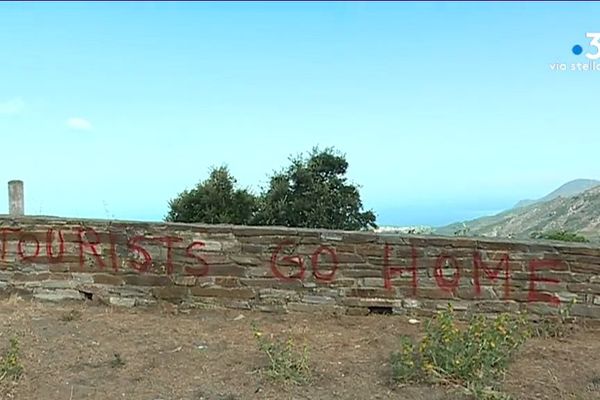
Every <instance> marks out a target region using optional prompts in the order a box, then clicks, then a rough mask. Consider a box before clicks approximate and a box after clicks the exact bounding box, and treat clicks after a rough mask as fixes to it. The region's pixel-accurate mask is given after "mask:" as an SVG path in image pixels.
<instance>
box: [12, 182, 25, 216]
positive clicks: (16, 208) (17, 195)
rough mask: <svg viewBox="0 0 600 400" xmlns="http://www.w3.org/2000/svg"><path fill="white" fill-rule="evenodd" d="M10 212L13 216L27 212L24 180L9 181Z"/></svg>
mask: <svg viewBox="0 0 600 400" xmlns="http://www.w3.org/2000/svg"><path fill="white" fill-rule="evenodd" d="M8 213H9V215H10V216H11V217H22V216H23V215H24V214H25V199H24V196H23V181H10V182H8Z"/></svg>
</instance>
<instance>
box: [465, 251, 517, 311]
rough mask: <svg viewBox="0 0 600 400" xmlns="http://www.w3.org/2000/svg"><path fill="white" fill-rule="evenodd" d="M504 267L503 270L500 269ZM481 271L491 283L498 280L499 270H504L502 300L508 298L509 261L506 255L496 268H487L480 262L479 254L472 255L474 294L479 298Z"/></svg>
mask: <svg viewBox="0 0 600 400" xmlns="http://www.w3.org/2000/svg"><path fill="white" fill-rule="evenodd" d="M502 265H504V268H502ZM481 270H483V272H484V273H485V276H487V277H488V278H489V279H490V280H491V281H492V282H496V281H497V280H498V275H499V274H500V271H501V270H504V298H505V299H508V298H509V297H510V260H509V256H508V254H504V255H503V256H502V257H501V258H500V261H498V264H496V267H494V268H491V269H490V268H488V265H487V264H486V263H485V262H484V261H482V260H481V253H479V252H475V253H473V283H474V285H475V293H476V294H477V295H478V296H479V295H480V294H481V283H480V273H479V272H480V271H481Z"/></svg>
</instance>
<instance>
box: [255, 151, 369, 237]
mask: <svg viewBox="0 0 600 400" xmlns="http://www.w3.org/2000/svg"><path fill="white" fill-rule="evenodd" d="M347 171H348V161H347V160H346V157H345V155H343V154H341V153H339V152H338V151H336V150H335V149H333V148H326V149H324V150H320V149H319V148H318V147H315V148H313V149H312V151H311V152H310V153H309V154H308V155H307V156H304V155H299V156H297V157H292V158H290V165H289V166H288V167H287V168H285V169H284V170H282V171H280V172H276V173H274V174H273V175H271V177H270V179H269V184H268V187H267V188H266V190H264V191H263V194H262V195H261V197H260V207H259V212H258V213H257V215H256V218H255V223H256V224H257V225H281V226H293V227H301V228H325V229H342V230H368V229H370V228H377V224H376V215H375V213H374V212H373V211H370V210H363V203H362V200H361V196H360V191H359V186H357V185H355V184H353V183H351V182H349V181H348V178H347V176H346V175H347Z"/></svg>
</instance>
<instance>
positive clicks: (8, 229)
mask: <svg viewBox="0 0 600 400" xmlns="http://www.w3.org/2000/svg"><path fill="white" fill-rule="evenodd" d="M0 232H1V234H2V256H1V257H0V260H2V261H4V258H5V257H6V236H7V233H8V232H13V233H16V232H21V229H20V228H0Z"/></svg>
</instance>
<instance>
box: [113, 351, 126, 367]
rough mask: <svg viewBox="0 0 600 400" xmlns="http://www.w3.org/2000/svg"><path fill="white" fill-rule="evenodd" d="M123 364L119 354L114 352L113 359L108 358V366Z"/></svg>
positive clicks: (121, 365) (120, 365)
mask: <svg viewBox="0 0 600 400" xmlns="http://www.w3.org/2000/svg"><path fill="white" fill-rule="evenodd" d="M124 365H125V360H123V358H122V357H121V354H119V353H114V354H113V359H112V360H110V366H111V367H112V368H120V367H123V366H124Z"/></svg>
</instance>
